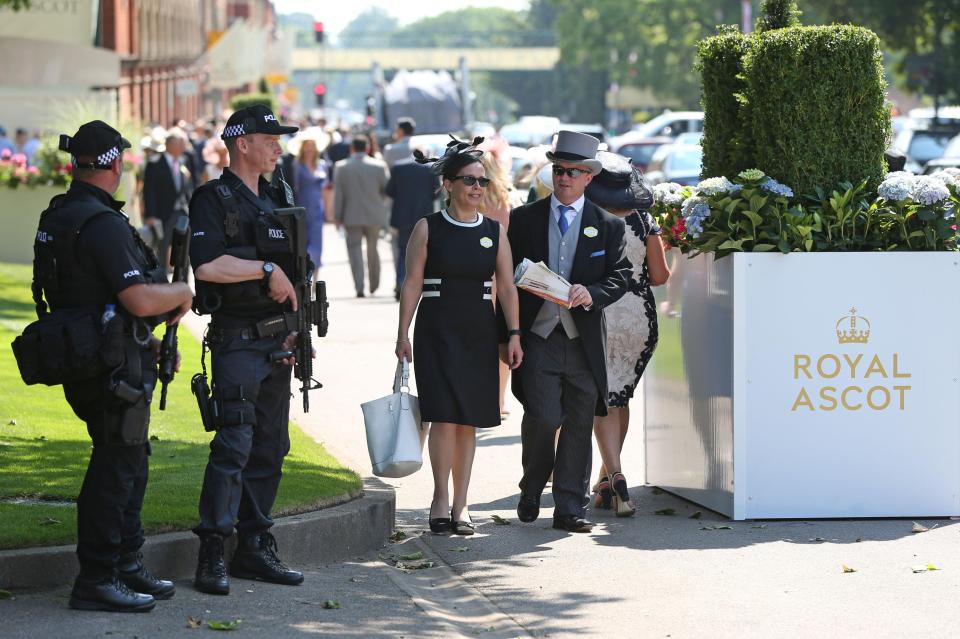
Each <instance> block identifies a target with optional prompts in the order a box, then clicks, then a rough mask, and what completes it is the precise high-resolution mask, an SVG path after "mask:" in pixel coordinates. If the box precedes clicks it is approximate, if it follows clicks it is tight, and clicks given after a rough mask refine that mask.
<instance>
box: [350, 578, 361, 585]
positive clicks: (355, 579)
mask: <svg viewBox="0 0 960 639" xmlns="http://www.w3.org/2000/svg"><path fill="white" fill-rule="evenodd" d="M350 581H352V582H353V583H355V584H362V583H363V579H361V578H360V577H350Z"/></svg>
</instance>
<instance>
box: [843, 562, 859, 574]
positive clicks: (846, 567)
mask: <svg viewBox="0 0 960 639" xmlns="http://www.w3.org/2000/svg"><path fill="white" fill-rule="evenodd" d="M843 572H845V573H846V572H857V569H856V568H851V567H850V566H848V565H847V564H843Z"/></svg>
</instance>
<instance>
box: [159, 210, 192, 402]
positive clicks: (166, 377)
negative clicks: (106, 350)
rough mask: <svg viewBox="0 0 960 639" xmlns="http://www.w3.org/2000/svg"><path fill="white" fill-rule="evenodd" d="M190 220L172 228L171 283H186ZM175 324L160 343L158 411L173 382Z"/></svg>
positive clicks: (178, 221)
mask: <svg viewBox="0 0 960 639" xmlns="http://www.w3.org/2000/svg"><path fill="white" fill-rule="evenodd" d="M189 260H190V218H189V217H187V216H186V215H181V216H180V217H178V218H177V223H176V224H175V225H174V227H173V238H172V240H171V241H170V266H172V267H173V281H174V282H184V283H185V282H186V281H187V273H188V272H189V269H190V265H189V263H188V262H189ZM179 325H180V323H179V322H177V323H176V324H174V325H173V326H167V330H166V332H165V333H164V334H163V341H162V342H160V371H159V374H158V375H157V377H158V378H159V379H160V410H166V409H167V384H169V383H170V382H172V381H173V375H174V372H175V369H176V366H177V326H179Z"/></svg>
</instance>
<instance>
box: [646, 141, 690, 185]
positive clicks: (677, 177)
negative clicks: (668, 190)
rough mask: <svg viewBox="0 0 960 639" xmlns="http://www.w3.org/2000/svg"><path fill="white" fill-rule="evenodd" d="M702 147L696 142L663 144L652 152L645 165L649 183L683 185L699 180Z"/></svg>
mask: <svg viewBox="0 0 960 639" xmlns="http://www.w3.org/2000/svg"><path fill="white" fill-rule="evenodd" d="M702 169H703V148H702V147H700V146H699V145H697V144H664V145H663V146H661V147H660V148H659V149H657V150H656V152H654V154H653V157H652V158H651V159H650V165H649V166H648V167H647V174H646V179H647V182H648V183H649V184H660V183H661V182H676V183H677V184H682V185H684V186H690V185H694V184H696V183H697V182H699V181H700V171H701V170H702Z"/></svg>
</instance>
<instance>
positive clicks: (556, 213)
mask: <svg viewBox="0 0 960 639" xmlns="http://www.w3.org/2000/svg"><path fill="white" fill-rule="evenodd" d="M585 201H586V196H583V195H581V196H580V199H578V200H576V201H574V202H573V203H572V204H567V205H564V204H563V203H562V202H561V201H560V200H558V199H557V196H556V195H551V196H550V212H551V213H553V219H554V221H558V220H559V219H560V207H561V206H572V207H573V210H572V211H570V210H567V212H566V213H567V221H568V222H572V221H573V220H574V218H576V217H577V216H578V215H580V213H581V212H583V203H584V202H585Z"/></svg>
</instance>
